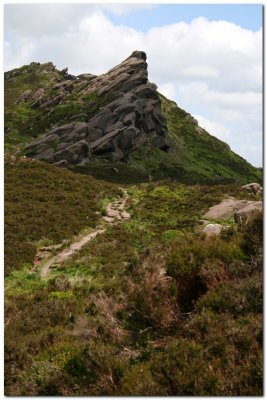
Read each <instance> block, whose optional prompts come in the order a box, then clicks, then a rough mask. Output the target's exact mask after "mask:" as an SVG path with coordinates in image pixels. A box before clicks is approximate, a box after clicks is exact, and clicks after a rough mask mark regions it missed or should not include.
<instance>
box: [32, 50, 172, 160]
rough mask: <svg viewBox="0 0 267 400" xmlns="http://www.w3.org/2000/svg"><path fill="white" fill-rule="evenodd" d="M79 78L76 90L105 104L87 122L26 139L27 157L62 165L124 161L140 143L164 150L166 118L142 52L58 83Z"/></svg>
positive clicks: (165, 144) (166, 145) (57, 128)
mask: <svg viewBox="0 0 267 400" xmlns="http://www.w3.org/2000/svg"><path fill="white" fill-rule="evenodd" d="M81 80H85V81H86V84H85V88H84V89H83V90H82V91H81V95H82V96H88V97H90V95H96V96H98V98H105V102H104V105H103V106H102V107H100V108H99V109H98V110H97V113H96V114H94V115H93V116H92V117H91V118H90V119H89V120H88V122H84V121H83V122H82V121H81V122H77V121H76V122H70V123H67V124H65V125H61V126H57V127H55V128H53V129H52V130H50V131H49V132H47V133H46V134H45V135H43V136H41V137H40V138H38V139H37V140H34V141H33V142H31V143H30V144H29V145H28V146H27V147H26V150H27V154H28V155H29V156H31V157H33V158H36V159H38V160H43V161H46V162H49V163H53V164H55V165H58V166H67V165H68V164H76V165H77V164H78V165H84V164H85V163H87V162H88V161H90V159H91V158H93V157H94V156H99V157H103V158H104V159H107V160H110V161H112V162H117V161H126V160H127V157H128V155H129V153H130V152H131V151H133V150H134V149H136V148H138V147H140V146H142V145H148V146H153V147H156V148H159V149H161V150H162V151H165V152H168V151H169V149H170V148H171V146H172V144H171V143H170V141H169V140H168V139H167V137H166V135H167V124H166V119H165V117H164V116H163V115H162V112H161V102H160V99H159V96H158V93H157V87H156V85H155V84H152V83H150V82H149V81H148V72H147V63H146V54H145V53H144V52H141V51H135V52H133V53H132V55H131V56H130V57H129V58H127V59H126V60H125V61H123V62H122V63H121V64H119V65H118V66H116V67H115V68H112V69H111V70H110V71H109V72H108V73H106V74H104V75H101V76H94V75H90V76H89V78H88V77H87V76H86V75H80V76H79V77H78V78H77V79H76V81H75V80H72V81H71V82H70V81H66V82H65V83H64V82H61V83H60V85H61V86H62V90H66V87H67V88H68V89H69V88H70V87H71V86H73V85H74V86H75V84H77V82H80V81H81ZM107 99H108V100H107ZM38 101H40V100H38ZM89 106H90V104H89Z"/></svg>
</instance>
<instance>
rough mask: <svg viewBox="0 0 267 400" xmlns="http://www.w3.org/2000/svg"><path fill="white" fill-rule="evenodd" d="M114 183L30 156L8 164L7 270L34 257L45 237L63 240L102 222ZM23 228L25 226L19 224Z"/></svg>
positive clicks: (52, 240)
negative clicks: (106, 198)
mask: <svg viewBox="0 0 267 400" xmlns="http://www.w3.org/2000/svg"><path fill="white" fill-rule="evenodd" d="M116 193H119V191H118V190H117V189H116V188H115V186H112V185H111V184H109V185H108V184H105V183H104V182H101V181H96V180H94V179H93V178H90V177H87V176H81V175H79V174H74V173H72V172H70V171H67V170H64V169H60V168H56V167H53V166H51V165H48V164H45V163H42V162H38V161H32V160H30V159H25V160H23V159H22V160H18V161H15V162H12V161H7V162H6V164H5V260H6V261H5V271H6V273H7V274H8V273H9V272H10V271H12V270H13V269H17V268H18V267H20V265H23V264H24V263H25V262H32V261H33V258H34V256H35V253H36V244H37V242H38V241H39V240H41V239H47V240H50V241H51V242H53V243H59V242H61V241H62V240H63V239H68V238H72V237H73V235H75V234H78V233H79V232H80V231H81V230H82V229H83V228H85V227H91V228H94V227H95V226H96V223H97V221H98V220H99V218H100V216H99V215H97V214H96V212H101V211H102V210H101V207H100V202H101V199H102V196H103V198H105V197H107V196H110V197H112V195H115V194H116ZM18 227H19V229H18Z"/></svg>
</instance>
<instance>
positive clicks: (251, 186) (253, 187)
mask: <svg viewBox="0 0 267 400" xmlns="http://www.w3.org/2000/svg"><path fill="white" fill-rule="evenodd" d="M242 189H245V190H247V191H248V192H250V193H254V194H257V193H258V192H259V191H261V193H262V187H261V185H260V184H259V183H248V184H247V185H244V186H242Z"/></svg>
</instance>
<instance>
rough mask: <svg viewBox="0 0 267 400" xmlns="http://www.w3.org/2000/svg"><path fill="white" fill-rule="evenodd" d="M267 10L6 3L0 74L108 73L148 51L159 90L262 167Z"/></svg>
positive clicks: (151, 75)
mask: <svg viewBox="0 0 267 400" xmlns="http://www.w3.org/2000/svg"><path fill="white" fill-rule="evenodd" d="M262 12H263V6H262V5H261V4H158V5H153V4H149V3H145V4H137V3H135V4H134V3H131V4H129V3H125V2H124V3H120V4H118V3H117V4H112V3H107V4H99V3H83V4H79V3H28V4H24V3H19V4H14V3H13V4H12V3H9V4H7V5H5V18H4V24H5V26H4V28H5V31H4V34H5V36H4V37H5V39H4V41H5V42H4V70H11V69H13V68H17V67H20V66H22V65H25V64H29V63H31V62H33V61H35V62H41V63H45V62H48V61H52V62H53V63H54V64H55V65H56V67H57V68H58V69H62V68H65V67H68V68H69V72H70V73H72V74H75V75H78V74H80V73H86V72H89V73H93V74H102V73H105V72H107V71H108V70H109V69H110V68H112V67H114V66H115V65H117V64H119V63H120V62H121V61H123V60H124V59H125V58H127V57H128V56H129V55H130V54H131V53H132V52H133V51H134V50H143V51H145V52H146V53H147V62H148V72H149V79H150V81H151V82H155V83H156V84H157V86H158V90H159V92H161V93H162V94H164V95H165V96H166V97H168V98H169V99H171V100H174V101H175V102H176V103H177V105H178V106H179V107H181V108H182V109H184V110H186V111H187V112H189V113H190V114H192V115H193V116H194V117H195V118H196V119H197V120H198V121H199V125H200V126H202V127H203V128H205V129H206V130H207V131H208V132H209V133H210V134H212V135H214V136H216V137H218V138H219V139H221V140H223V141H224V142H226V143H228V144H229V145H230V147H231V148H232V150H233V151H235V152H236V153H237V154H239V155H241V156H242V157H244V158H245V159H246V160H248V161H249V162H250V163H252V164H253V165H255V166H261V165H262V90H263V82H262V39H263V38H262ZM204 156H205V155H203V157H204Z"/></svg>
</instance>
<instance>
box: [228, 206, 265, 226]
mask: <svg viewBox="0 0 267 400" xmlns="http://www.w3.org/2000/svg"><path fill="white" fill-rule="evenodd" d="M262 204H263V203H262V201H253V202H250V204H247V205H246V206H245V207H243V208H241V209H240V210H238V211H237V212H236V213H235V214H234V219H235V222H237V223H238V224H244V223H245V224H246V223H247V222H248V221H250V220H251V219H253V218H254V217H255V215H256V214H257V213H259V212H262V207H263V205H262Z"/></svg>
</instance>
